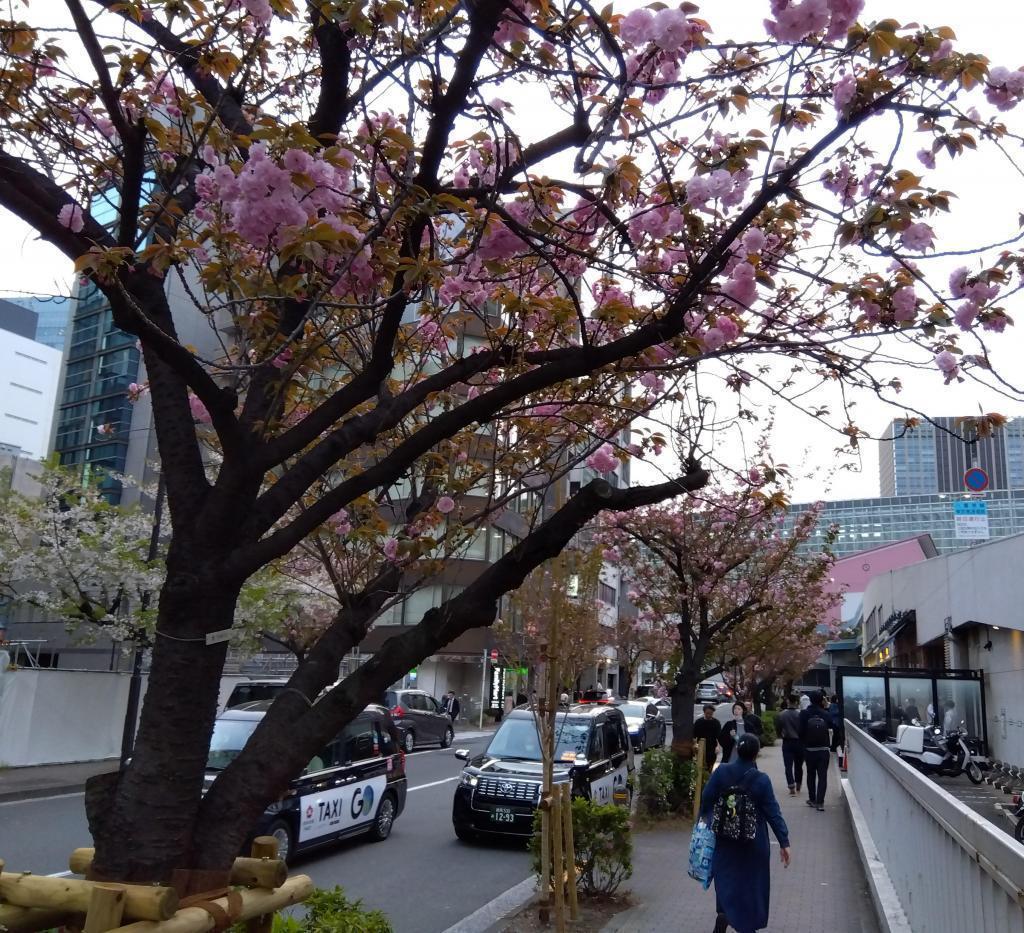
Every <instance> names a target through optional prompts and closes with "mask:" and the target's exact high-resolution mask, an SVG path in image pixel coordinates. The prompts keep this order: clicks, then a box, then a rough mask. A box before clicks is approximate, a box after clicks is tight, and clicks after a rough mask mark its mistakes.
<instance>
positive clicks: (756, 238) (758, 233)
mask: <svg viewBox="0 0 1024 933" xmlns="http://www.w3.org/2000/svg"><path fill="white" fill-rule="evenodd" d="M767 241H768V240H767V237H765V235H764V231H762V230H761V229H760V228H759V227H751V228H750V229H749V230H747V232H746V233H744V234H743V236H742V237H741V238H740V243H742V245H743V250H744V252H746V253H759V252H761V250H763V249H764V246H765V243H767Z"/></svg>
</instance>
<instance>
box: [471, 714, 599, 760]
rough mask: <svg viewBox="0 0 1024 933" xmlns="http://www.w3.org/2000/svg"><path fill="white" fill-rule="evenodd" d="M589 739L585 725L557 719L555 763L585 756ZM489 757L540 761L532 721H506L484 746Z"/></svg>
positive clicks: (534, 726)
mask: <svg viewBox="0 0 1024 933" xmlns="http://www.w3.org/2000/svg"><path fill="white" fill-rule="evenodd" d="M589 737H590V723H589V722H570V721H568V720H566V719H565V717H559V719H558V720H557V722H556V724H555V761H574V760H575V758H576V756H577V755H586V753H587V741H588V739H589ZM486 754H487V755H488V756H489V757H491V758H519V759H521V760H524V761H540V760H541V754H540V741H539V740H538V738H537V727H536V725H534V722H533V720H532V719H506V720H505V721H504V722H503V723H502V724H501V726H500V727H499V728H498V731H497V732H496V733H495V734H494V738H493V739H491V744H490V745H488V746H487V752H486Z"/></svg>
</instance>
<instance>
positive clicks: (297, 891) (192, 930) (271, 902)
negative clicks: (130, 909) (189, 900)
mask: <svg viewBox="0 0 1024 933" xmlns="http://www.w3.org/2000/svg"><path fill="white" fill-rule="evenodd" d="M237 893H238V895H239V898H240V904H241V906H240V908H239V910H238V911H237V912H236V914H235V916H233V917H232V920H233V921H234V922H238V921H244V920H252V919H253V918H254V917H260V916H262V915H264V914H272V913H274V912H275V911H278V910H281V909H282V908H283V907H288V906H290V905H292V904H298V903H299V902H300V901H304V900H305V899H306V898H307V897H309V895H310V894H312V893H313V882H312V880H311V879H310V877H309V876H308V875H295V876H294V877H292V878H289V879H288V880H287V881H286V882H285V883H284V884H283V885H281V887H279V888H277V889H276V890H274V891H268V890H265V889H263V888H250V889H248V890H244V891H239V892H237ZM210 903H211V904H212V905H213V906H214V908H219V910H220V911H223V912H227V911H228V909H229V904H228V898H227V897H218V898H215V899H214V900H212V901H211V902H210ZM215 925H216V920H215V919H214V914H213V913H211V912H209V911H207V910H205V909H204V908H202V907H183V908H182V909H181V910H179V911H178V912H177V913H176V914H175V915H174V916H173V917H171V919H170V920H163V921H160V922H153V921H142V922H139V923H130V924H128V925H127V926H123V927H118V928H117V931H116V933H206V931H207V930H212V929H213V928H214V926H215Z"/></svg>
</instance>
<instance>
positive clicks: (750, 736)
mask: <svg viewBox="0 0 1024 933" xmlns="http://www.w3.org/2000/svg"><path fill="white" fill-rule="evenodd" d="M759 751H761V742H760V740H759V739H758V737H757V736H756V735H754V733H753V732H744V733H743V735H741V736H740V737H739V740H738V741H737V742H736V754H738V755H739V756H740V758H742V759H743V760H744V761H753V760H754V759H755V758H756V757H757V753H758V752H759Z"/></svg>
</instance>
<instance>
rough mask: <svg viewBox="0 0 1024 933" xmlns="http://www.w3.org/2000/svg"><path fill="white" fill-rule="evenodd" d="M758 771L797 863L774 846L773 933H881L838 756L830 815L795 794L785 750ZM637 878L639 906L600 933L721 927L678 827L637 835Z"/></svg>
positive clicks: (703, 931) (770, 754)
mask: <svg viewBox="0 0 1024 933" xmlns="http://www.w3.org/2000/svg"><path fill="white" fill-rule="evenodd" d="M757 764H758V767H759V768H760V769H761V770H762V771H764V772H766V773H767V774H768V775H769V776H770V777H771V779H772V784H773V785H774V787H775V792H776V794H777V795H779V794H780V789H781V795H779V805H780V806H781V807H782V815H783V817H785V820H786V823H787V825H788V826H789V835H790V842H791V844H792V848H793V862H792V864H791V865H790V867H789V868H788V869H784V868H783V867H782V865H781V864H780V863H779V855H778V852H779V848H778V845H777V844H776V842H775V837H774V836H772V835H771V830H769V831H768V832H769V838H770V839H771V843H772V899H771V917H770V919H769V923H768V927H767V929H768V930H769V931H770V933H821V931H824V930H827V931H829V933H878V929H879V928H878V923H877V920H876V916H875V910H874V906H873V905H872V902H871V896H870V894H869V893H868V889H867V881H866V879H865V876H864V871H863V869H862V868H861V864H860V861H859V858H858V855H857V846H856V843H855V842H854V839H853V829H852V826H851V824H850V817H849V815H848V814H847V811H846V806H845V803H844V802H843V800H842V797H841V795H840V790H839V773H838V770H837V768H836V766H835V760H834V759H833V764H832V768H831V770H830V772H829V777H828V795H827V798H826V800H825V807H826V809H825V812H824V813H819V812H818V811H816V810H812V809H811V808H810V807H808V806H807V805H806V804H805V803H804V798H805V795H806V787H805V788H804V791H803V793H802V794H801V796H799V797H790V796H789V794H788V792H787V791H786V781H785V778H784V776H783V770H782V752H781V749H780V748H778V747H774V748H766V749H765V750H764V751H762V752H761V754H760V756H759V757H758V760H757ZM633 844H634V852H633V877H632V878H631V879H630V880H629V881H628V882H626V885H625V886H628V888H629V890H630V892H631V894H632V898H633V901H634V903H635V905H636V906H634V907H631V908H630V909H629V910H626V911H623V912H622V913H620V914H616V915H615V917H614V918H613V919H612V920H610V921H609V922H608V923H607V924H606V925H605V926H604V927H603V928H602V929H601V931H600V933H645V931H648V930H672V931H674V933H711V930H712V929H713V928H714V926H715V889H714V885H712V887H711V888H710V889H709V890H707V891H703V890H701V887H700V885H699V884H698V883H697V882H696V881H694V880H693V879H691V878H689V877H688V876H687V874H686V867H687V860H688V854H689V845H690V836H689V833H688V832H679V831H676V830H653V831H651V832H645V833H638V834H637V835H635V836H634V837H633Z"/></svg>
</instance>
